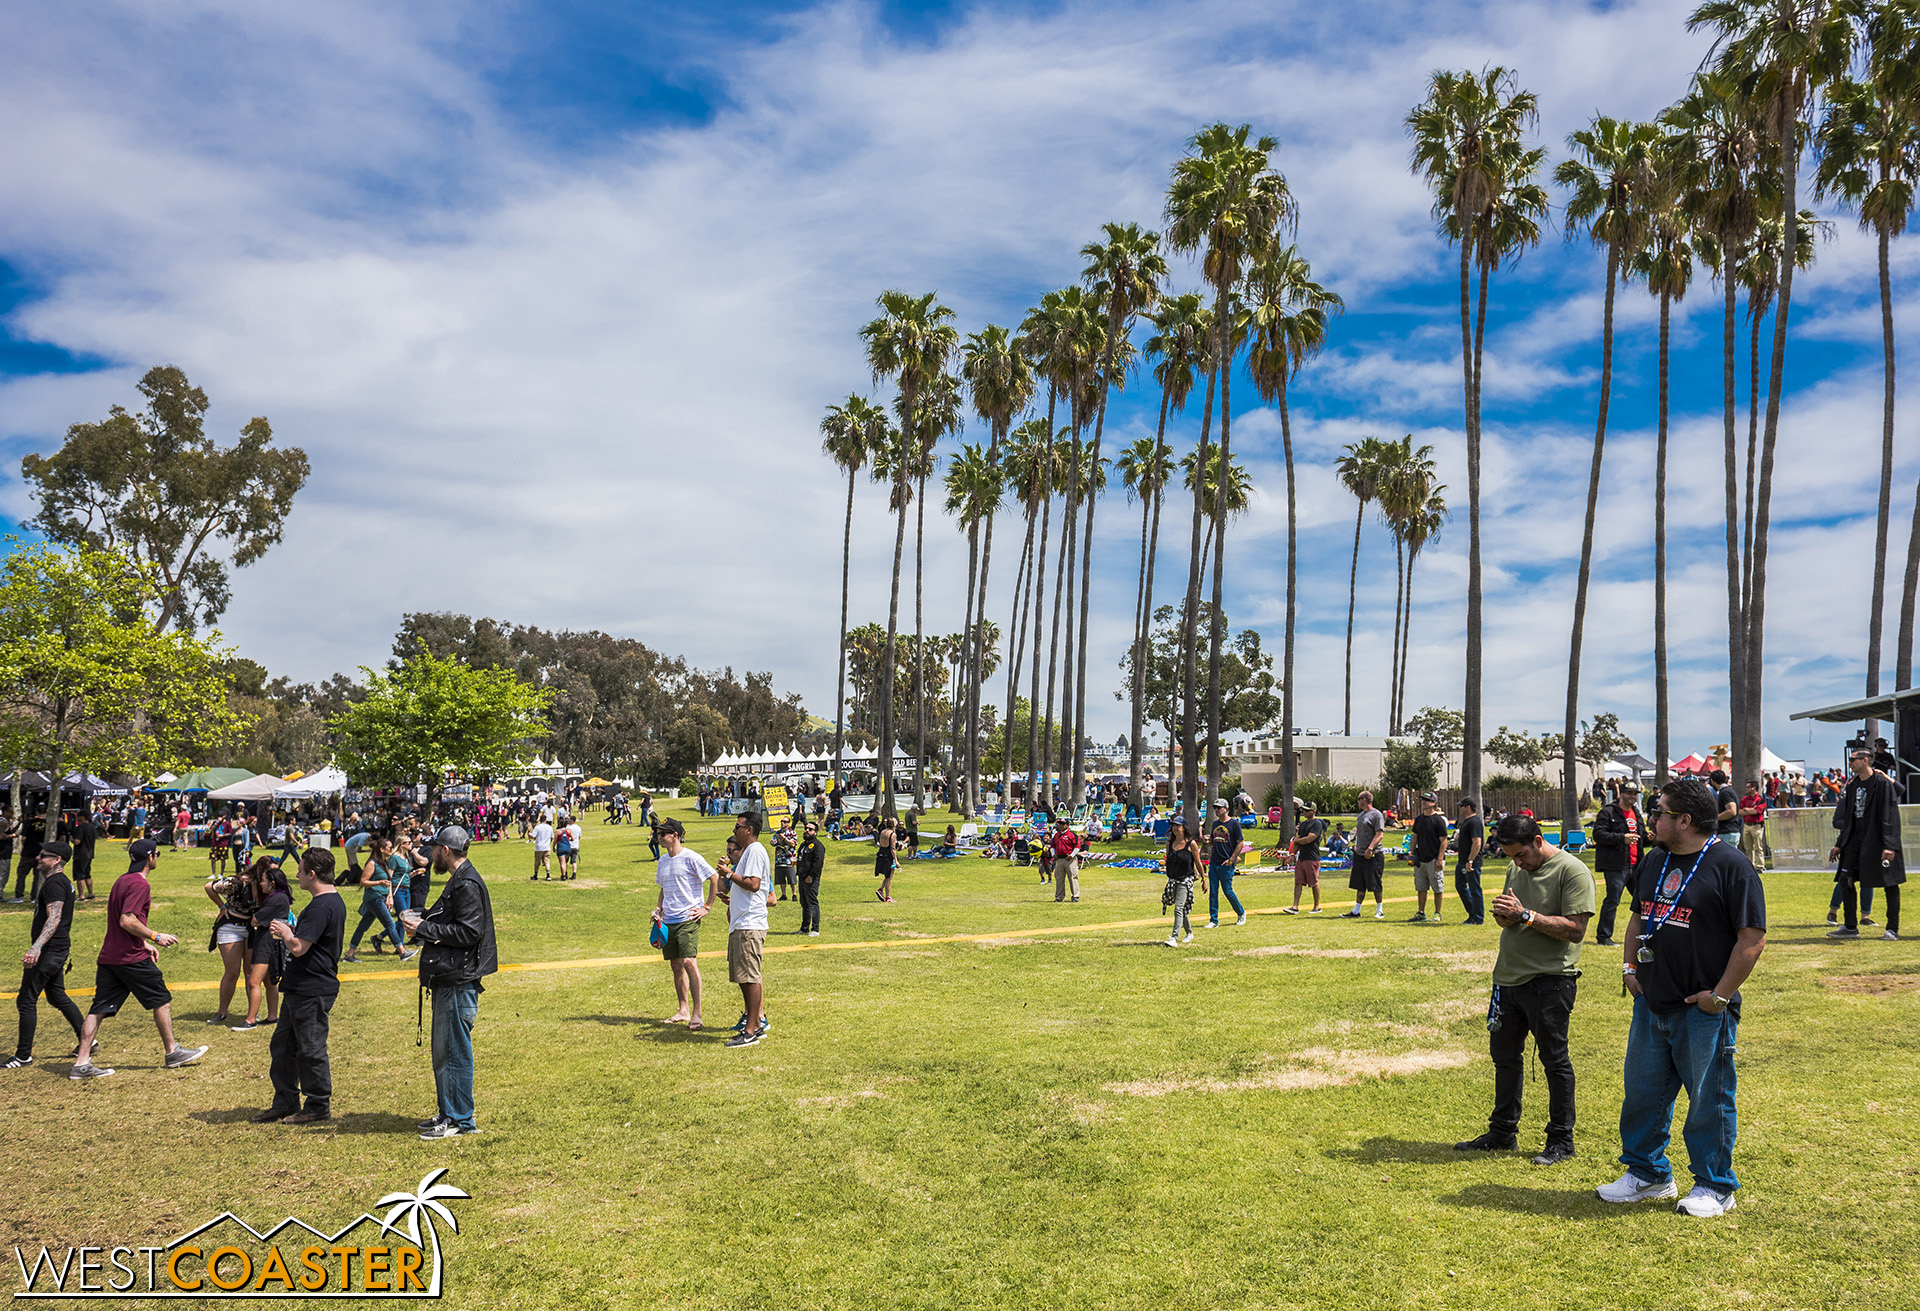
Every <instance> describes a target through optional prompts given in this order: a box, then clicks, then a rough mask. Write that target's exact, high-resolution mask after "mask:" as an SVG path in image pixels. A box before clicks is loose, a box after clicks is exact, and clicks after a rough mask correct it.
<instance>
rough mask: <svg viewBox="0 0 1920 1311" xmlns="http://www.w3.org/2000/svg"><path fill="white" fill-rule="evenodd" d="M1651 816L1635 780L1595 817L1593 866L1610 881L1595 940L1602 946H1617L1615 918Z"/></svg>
mask: <svg viewBox="0 0 1920 1311" xmlns="http://www.w3.org/2000/svg"><path fill="white" fill-rule="evenodd" d="M1647 841H1648V838H1647V818H1646V816H1645V815H1642V814H1641V813H1640V788H1639V786H1638V785H1637V784H1634V783H1622V784H1621V785H1620V793H1619V800H1617V801H1611V802H1609V803H1607V804H1606V805H1604V806H1602V807H1601V808H1600V813H1599V814H1597V815H1595V816H1594V817H1593V868H1594V869H1595V871H1596V872H1598V873H1599V875H1600V876H1601V877H1602V878H1603V879H1605V880H1606V883H1607V896H1606V900H1605V901H1603V902H1601V903H1600V924H1599V927H1598V929H1597V930H1596V933H1595V936H1594V941H1595V942H1597V943H1599V944H1600V945H1601V946H1602V947H1611V946H1612V945H1613V918H1614V915H1615V913H1616V912H1617V911H1618V910H1619V909H1620V896H1621V894H1622V893H1623V892H1625V891H1626V887H1627V879H1628V878H1629V877H1630V876H1631V874H1632V871H1633V870H1634V868H1635V867H1636V866H1638V865H1639V863H1640V853H1641V852H1642V851H1643V850H1645V849H1646V846H1647Z"/></svg>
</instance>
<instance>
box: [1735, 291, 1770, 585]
mask: <svg viewBox="0 0 1920 1311" xmlns="http://www.w3.org/2000/svg"><path fill="white" fill-rule="evenodd" d="M1762 317H1764V315H1763V314H1762V312H1761V311H1760V310H1759V309H1758V308H1757V307H1756V305H1755V302H1754V294H1753V292H1752V291H1748V292H1747V475H1746V479H1745V481H1744V482H1742V483H1741V504H1742V509H1741V512H1740V613H1741V614H1746V613H1747V610H1748V607H1749V606H1750V605H1751V604H1752V603H1753V480H1754V467H1755V463H1756V461H1757V460H1758V458H1759V454H1760V320H1761V318H1762Z"/></svg>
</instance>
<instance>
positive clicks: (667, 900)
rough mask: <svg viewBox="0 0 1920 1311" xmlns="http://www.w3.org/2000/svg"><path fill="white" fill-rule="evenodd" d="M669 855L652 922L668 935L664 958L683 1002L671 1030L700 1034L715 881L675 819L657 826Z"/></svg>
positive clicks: (659, 873)
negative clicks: (707, 922) (703, 956)
mask: <svg viewBox="0 0 1920 1311" xmlns="http://www.w3.org/2000/svg"><path fill="white" fill-rule="evenodd" d="M658 832H659V834H660V841H661V844H662V845H664V846H665V847H666V854H665V855H664V856H662V857H660V860H659V863H658V865H656V866H655V868H654V873H653V881H654V882H655V883H656V884H658V885H659V889H660V891H659V893H658V894H657V895H656V897H655V898H654V903H653V922H654V923H655V924H658V925H659V926H660V927H661V929H662V930H663V931H664V932H665V934H666V939H667V941H666V944H665V945H664V946H662V947H661V948H660V956H661V958H662V959H663V960H665V961H666V962H667V967H668V969H669V970H670V971H671V972H672V974H673V994H674V997H675V998H676V999H677V1000H678V1001H679V1003H680V1004H679V1006H678V1007H677V1008H675V1010H674V1012H673V1014H671V1015H669V1016H668V1017H667V1023H668V1024H684V1025H686V1026H687V1028H688V1030H689V1031H695V1032H697V1031H698V1030H699V1029H700V1028H701V1027H702V1025H701V1020H700V959H699V957H700V921H701V920H703V919H705V918H706V915H707V912H708V911H709V910H711V909H713V898H714V892H715V883H714V880H715V878H716V877H717V876H716V875H715V873H714V869H713V866H711V865H709V864H708V863H707V860H706V857H704V856H702V855H701V854H700V853H699V852H697V851H694V850H692V849H690V848H688V847H687V846H685V845H684V844H685V842H686V837H687V830H686V827H685V826H684V825H683V824H681V822H680V821H679V820H677V819H664V820H660V821H659V829H658Z"/></svg>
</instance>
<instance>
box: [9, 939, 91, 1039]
mask: <svg viewBox="0 0 1920 1311" xmlns="http://www.w3.org/2000/svg"><path fill="white" fill-rule="evenodd" d="M42 992H44V993H46V994H47V1002H48V1004H49V1005H51V1006H52V1007H53V1008H54V1009H55V1010H57V1011H59V1012H60V1014H61V1015H63V1016H64V1017H66V1021H67V1023H68V1024H70V1025H72V1026H73V1036H74V1040H75V1041H76V1042H77V1041H79V1038H80V1022H81V1021H80V1008H79V1007H78V1006H75V1005H74V1004H73V998H71V997H69V996H67V958H66V957H65V956H49V955H46V954H44V953H43V954H42V955H41V957H40V960H39V963H38V964H35V965H30V966H28V967H27V968H26V969H24V970H22V971H21V972H20V995H19V996H18V997H16V998H14V1002H13V1004H14V1005H15V1006H16V1007H18V1008H19V1011H20V1042H19V1045H18V1046H16V1047H15V1048H14V1051H13V1054H14V1055H15V1056H20V1057H27V1056H31V1055H33V1035H34V1031H35V1030H36V1029H38V1028H39V1027H40V1007H39V1005H38V1004H37V1003H38V1002H39V1000H40V994H41V993H42Z"/></svg>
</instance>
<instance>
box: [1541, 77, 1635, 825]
mask: <svg viewBox="0 0 1920 1311" xmlns="http://www.w3.org/2000/svg"><path fill="white" fill-rule="evenodd" d="M1659 140H1660V129H1659V127H1657V126H1656V125H1655V124H1652V123H1634V122H1627V121H1623V120H1619V119H1612V118H1608V117H1606V116H1605V115H1600V116H1598V117H1596V118H1595V119H1594V120H1593V123H1592V125H1591V126H1589V127H1584V128H1581V129H1580V130H1579V131H1577V132H1574V133H1573V134H1572V135H1570V136H1569V137H1568V138H1567V145H1568V146H1569V147H1570V148H1571V149H1572V150H1573V152H1574V157H1573V158H1572V159H1565V160H1562V161H1561V162H1560V166H1559V167H1558V168H1556V169H1554V171H1553V180H1554V181H1555V182H1558V183H1559V184H1560V185H1561V186H1563V187H1566V188H1567V189H1568V190H1569V192H1570V195H1569V196H1568V199H1567V240H1569V241H1571V240H1573V237H1574V234H1575V232H1576V231H1577V230H1578V229H1579V228H1580V227H1582V226H1584V227H1585V229H1586V233H1587V237H1588V239H1589V240H1590V241H1592V242H1593V244H1594V245H1596V246H1600V247H1603V248H1604V249H1605V250H1606V252H1607V290H1606V298H1605V301H1604V304H1603V308H1602V310H1601V323H1600V403H1599V406H1598V410H1597V413H1596V417H1595V419H1594V425H1593V461H1592V463H1591V464H1590V465H1589V466H1588V469H1587V516H1586V519H1585V521H1584V526H1583V527H1582V529H1581V534H1580V573H1579V576H1578V579H1577V581H1576V582H1575V583H1574V592H1573V630H1572V636H1571V641H1570V643H1569V652H1568V656H1567V721H1566V725H1565V729H1564V732H1563V733H1562V735H1561V745H1560V761H1561V769H1560V833H1561V836H1562V838H1564V837H1565V836H1566V834H1567V832H1568V830H1569V829H1571V828H1575V827H1577V826H1578V825H1579V817H1580V810H1579V807H1578V805H1577V804H1576V802H1575V800H1574V794H1575V793H1576V792H1577V791H1578V779H1577V778H1576V777H1575V770H1576V769H1577V767H1578V765H1579V760H1578V756H1577V755H1576V753H1575V750H1574V747H1575V741H1574V739H1575V735H1576V734H1577V733H1578V732H1579V729H1580V724H1579V718H1578V716H1579V708H1580V650H1581V645H1582V642H1583V640H1584V639H1585V637H1586V629H1587V588H1588V586H1589V584H1590V583H1591V581H1592V577H1593V525H1594V520H1595V519H1596V518H1597V517H1598V515H1599V511H1600V469H1601V460H1602V457H1603V456H1604V454H1605V452H1606V446H1607V404H1608V402H1609V401H1610V400H1611V399H1612V395H1613V295H1614V290H1615V288H1616V287H1617V286H1618V285H1619V282H1620V270H1621V268H1622V266H1623V265H1625V264H1627V263H1629V262H1631V260H1632V259H1633V257H1634V256H1635V255H1637V254H1639V252H1640V250H1641V247H1642V246H1643V245H1644V243H1645V240H1646V231H1647V219H1646V207H1645V198H1644V193H1645V192H1646V191H1648V190H1649V189H1650V187H1651V185H1652V181H1653V169H1654V151H1655V148H1656V146H1657V145H1658V143H1659Z"/></svg>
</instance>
